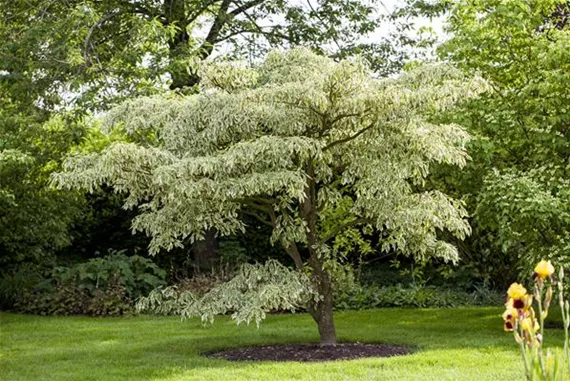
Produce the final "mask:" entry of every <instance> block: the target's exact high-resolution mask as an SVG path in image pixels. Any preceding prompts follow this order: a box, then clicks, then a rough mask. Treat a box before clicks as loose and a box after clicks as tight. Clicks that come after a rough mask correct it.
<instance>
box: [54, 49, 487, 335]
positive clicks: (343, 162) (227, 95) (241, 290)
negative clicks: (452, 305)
mask: <svg viewBox="0 0 570 381" xmlns="http://www.w3.org/2000/svg"><path fill="white" fill-rule="evenodd" d="M202 70H203V73H202V78H203V83H202V86H203V91H202V92H201V93H200V94H197V95H191V96H185V97H182V96H179V95H170V96H165V95H163V96H159V97H151V98H142V99H136V100H132V101H129V102H127V103H124V104H122V105H121V106H120V107H118V108H116V109H114V110H113V111H112V112H111V113H110V114H109V115H108V123H109V125H111V126H115V128H122V129H123V130H124V131H125V132H127V133H129V134H132V135H133V136H134V137H137V139H133V140H136V141H138V142H139V143H131V144H127V143H116V144H114V145H112V146H110V147H109V148H107V149H106V150H105V151H103V152H102V153H98V154H90V155H80V156H73V157H70V158H69V159H68V160H67V161H66V163H65V167H64V168H65V170H64V171H63V172H62V173H59V174H57V175H55V176H54V182H55V183H56V184H57V185H58V186H60V187H70V188H81V189H87V190H93V189H94V188H95V187H96V186H98V185H100V184H107V185H110V186H112V187H114V189H115V190H117V191H119V192H124V193H126V194H127V196H128V197H127V199H126V205H125V207H126V208H135V207H136V208H138V210H139V214H138V217H137V218H136V219H135V220H134V222H133V229H134V230H137V231H144V232H146V233H147V234H148V235H149V236H151V237H152V243H151V245H150V251H151V252H152V253H156V252H157V251H159V250H160V249H172V248H174V247H176V246H179V245H181V242H182V241H183V240H184V239H187V238H190V239H191V240H196V239H200V237H201V236H202V234H203V232H204V231H205V230H207V229H211V228H214V229H215V230H216V231H217V232H218V234H220V235H230V234H233V233H235V232H238V231H243V230H244V229H247V226H245V225H244V223H243V222H242V219H241V216H243V215H244V214H249V215H253V216H255V217H256V218H258V219H259V220H260V221H262V222H264V223H267V224H269V225H271V226H272V227H273V236H272V239H273V242H275V243H279V244H282V245H283V247H284V248H285V250H286V251H287V253H288V255H289V256H290V257H291V258H292V260H293V262H294V264H295V268H296V269H295V270H296V273H298V274H300V278H299V281H294V280H291V278H290V277H289V275H287V276H285V277H281V278H282V279H281V280H282V284H281V286H280V287H274V286H275V285H274V286H273V287H269V288H268V287H265V288H263V289H262V290H261V291H260V292H261V293H260V292H258V293H255V292H252V290H254V289H256V287H257V286H255V284H253V283H255V281H253V283H252V281H251V280H252V279H254V280H255V279H258V280H264V281H267V284H271V278H272V277H276V276H277V274H279V272H280V271H290V270H287V269H286V268H284V267H279V266H275V265H274V264H272V265H271V266H268V267H267V266H266V267H263V268H262V270H263V271H262V272H263V274H262V275H260V276H259V277H257V278H256V277H255V276H253V277H252V276H250V275H251V274H250V273H251V271H250V270H247V271H246V272H242V273H241V274H240V277H241V278H240V279H242V280H243V281H242V282H241V283H239V284H240V285H241V286H237V283H235V282H234V284H232V286H231V287H228V288H226V289H225V290H226V294H224V292H222V291H223V290H224V289H221V290H222V291H220V289H218V290H217V291H216V293H215V294H214V295H216V297H215V298H213V297H212V295H209V297H208V298H206V299H202V301H201V302H200V301H198V300H193V299H192V298H190V299H185V300H181V301H180V302H182V303H186V304H187V306H188V308H186V309H185V311H186V313H187V314H189V315H200V314H202V317H203V318H204V316H208V313H221V312H227V311H233V312H234V316H237V318H238V321H239V319H240V317H241V320H249V318H248V317H252V316H253V317H254V318H255V319H258V318H260V316H261V317H262V316H263V315H264V314H254V315H251V314H249V315H248V314H247V312H243V311H244V310H248V309H253V310H256V311H258V312H259V311H261V312H264V311H268V310H270V309H271V308H274V307H276V306H286V307H290V308H295V307H298V304H302V303H306V305H305V306H304V307H305V308H307V310H308V311H309V312H310V313H311V315H312V316H313V318H314V320H315V321H316V323H317V325H318V330H319V334H320V337H321V342H322V344H334V343H335V342H336V333H335V327H334V322H333V313H332V312H333V311H332V310H333V299H332V298H333V293H332V292H333V290H332V287H333V286H332V284H333V282H332V279H331V274H332V272H331V268H333V267H334V265H335V263H336V258H335V256H334V251H333V250H331V242H332V241H333V240H334V239H335V237H336V236H337V235H338V234H340V233H342V232H343V231H344V230H345V229H348V228H353V227H355V226H356V227H359V228H363V229H369V230H376V231H380V232H382V237H384V238H383V239H384V241H383V248H384V249H385V250H398V251H399V252H401V253H403V254H408V255H412V256H415V257H418V258H421V259H425V258H428V257H431V256H436V257H440V258H444V259H445V260H449V261H455V260H457V251H456V249H455V248H454V247H453V246H452V245H450V244H448V243H446V242H444V241H441V240H439V239H438V232H439V231H442V230H447V231H449V232H451V233H452V234H453V235H455V236H457V237H459V238H463V237H464V236H465V235H466V234H468V233H469V231H470V228H469V225H468V223H467V222H466V219H465V217H466V214H465V211H464V209H463V207H462V205H461V203H460V202H458V201H456V200H453V199H451V198H449V197H447V196H446V195H445V194H442V193H440V192H437V191H427V190H424V188H423V184H424V180H425V179H426V177H427V176H428V174H429V172H430V165H432V164H433V163H448V164H452V165H458V166H463V165H464V164H465V162H466V160H467V158H468V156H467V154H466V152H465V149H464V146H465V143H466V142H467V140H468V138H469V136H468V134H467V133H466V132H465V131H464V130H463V129H462V128H461V127H459V126H456V125H436V124H431V123H430V122H429V115H432V114H433V113H436V112H439V111H442V110H445V109H448V108H450V107H453V105H454V104H456V103H457V102H458V101H461V100H462V99H465V98H466V97H472V96H475V95H476V94H478V93H479V92H481V91H483V89H484V88H485V84H484V83H483V82H482V81H481V80H478V79H469V78H466V77H465V76H464V75H462V74H461V73H460V72H458V71H457V70H454V69H453V68H450V67H448V66H444V65H440V66H422V67H419V68H417V69H415V70H413V71H410V72H407V73H405V74H403V75H401V76H399V77H398V78H385V79H378V78H374V76H373V75H372V74H371V72H370V70H369V69H368V67H367V65H366V64H365V62H361V61H358V60H355V61H348V60H346V61H341V62H334V61H333V60H331V59H328V58H325V57H321V56H318V55H315V54H313V53H311V52H310V51H308V50H305V49H295V50H291V51H288V52H285V53H282V52H281V53H280V52H273V53H271V54H269V56H268V57H267V59H266V60H265V62H263V63H262V64H260V65H259V66H256V67H245V66H240V65H237V64H228V63H225V64H217V65H210V66H206V67H204V68H203V69H202ZM117 126H118V127H117ZM346 189H350V192H346V191H344V190H346ZM347 199H349V202H348V203H347ZM347 205H349V207H347ZM341 206H342V207H341ZM336 210H338V211H339V212H338V213H335V212H334V211H336ZM293 273H295V271H293ZM248 274H249V275H248ZM283 279H285V280H283ZM303 279H307V280H309V281H308V282H304V281H303ZM291 287H293V288H294V287H297V288H302V287H306V288H307V290H306V291H303V292H296V293H292V292H291V289H290V288H291ZM258 291H259V290H258ZM238 294H242V297H240V296H239V295H238ZM254 294H255V296H253V295H254ZM283 294H286V295H283ZM243 295H250V296H248V297H243ZM303 295H304V296H303ZM307 295H315V297H307ZM204 301H208V303H204ZM216 303H218V306H217V307H216V308H211V305H212V304H216ZM196 306H201V307H203V308H202V309H203V310H207V311H206V312H200V310H201V309H200V308H196ZM208 306H210V307H208ZM208 308H209V309H208ZM189 311H194V312H192V313H189ZM208 311H209V312H208Z"/></svg>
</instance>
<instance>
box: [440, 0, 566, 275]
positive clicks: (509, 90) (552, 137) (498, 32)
mask: <svg viewBox="0 0 570 381" xmlns="http://www.w3.org/2000/svg"><path fill="white" fill-rule="evenodd" d="M449 20H450V23H449V33H450V35H451V36H453V37H452V38H451V39H450V40H449V41H448V42H447V43H446V44H444V46H443V47H442V48H441V53H442V55H443V57H445V58H446V59H450V60H452V61H453V62H455V63H456V64H457V65H459V67H461V68H462V69H463V70H465V71H466V72H467V73H479V74H481V75H482V76H484V77H485V78H486V79H487V80H488V81H489V84H490V86H491V88H492V91H490V92H488V93H486V94H485V95H484V96H482V97H480V98H478V99H477V100H476V101H474V102H471V103H470V104H469V105H468V106H467V107H466V108H465V109H464V112H462V113H459V114H458V115H457V118H456V120H460V121H461V123H462V124H464V125H465V126H466V127H467V128H468V130H469V131H470V132H471V133H472V135H473V136H474V137H475V139H474V141H473V142H472V145H471V149H470V152H471V153H472V155H473V157H474V160H473V162H472V165H470V166H469V167H470V168H469V170H468V171H464V172H463V174H462V175H460V176H455V180H459V181H458V182H456V184H457V183H459V184H460V185H459V187H458V188H456V189H458V190H459V192H460V193H462V194H465V195H466V196H467V197H469V199H470V200H471V201H470V208H471V210H472V213H473V215H474V220H473V222H474V228H475V229H476V231H477V233H476V235H475V237H474V238H475V239H477V241H478V246H477V247H475V248H474V250H475V251H479V252H481V253H486V254H485V257H486V258H488V259H489V260H491V261H495V262H494V263H495V264H497V263H500V262H503V263H505V262H506V263H507V266H506V268H510V269H511V270H512V269H513V268H514V267H515V266H523V267H524V266H529V264H531V263H534V262H537V261H539V260H540V259H542V258H552V259H553V260H555V261H556V262H557V263H568V261H569V258H568V254H567V253H568V252H569V249H570V236H569V234H570V209H569V208H570V192H569V190H570V182H569V181H570V178H569V175H568V174H569V171H570V161H569V160H570V140H569V139H568V132H569V131H568V126H569V125H570V113H569V112H568V110H569V99H570V87H569V86H568V84H569V81H570V5H569V4H568V2H567V1H559V0H548V1H543V0H540V1H539V0H524V1H522V0H518V1H509V2H503V1H470V2H459V3H458V4H456V5H455V6H454V7H453V8H452V10H451V15H450V19H449ZM519 259H521V261H519ZM481 262H482V263H483V261H481ZM495 267H496V268H504V267H503V266H495ZM523 270H524V271H528V270H529V269H528V268H526V269H523ZM501 271H504V270H501ZM507 271H508V270H507ZM503 274H504V272H503ZM511 274H513V272H512V271H511Z"/></svg>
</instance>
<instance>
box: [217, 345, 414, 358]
mask: <svg viewBox="0 0 570 381" xmlns="http://www.w3.org/2000/svg"><path fill="white" fill-rule="evenodd" d="M410 352H411V351H410V349H408V348H404V347H397V346H394V345H384V344H361V343H340V344H337V345H328V346H321V345H318V344H289V345H287V344H285V345H266V346H263V347H243V348H230V349H225V350H223V351H219V352H214V353H208V354H206V356H208V357H213V358H221V359H226V360H230V361H303V362H307V361H334V360H351V359H359V358H364V357H391V356H400V355H405V354H409V353H410Z"/></svg>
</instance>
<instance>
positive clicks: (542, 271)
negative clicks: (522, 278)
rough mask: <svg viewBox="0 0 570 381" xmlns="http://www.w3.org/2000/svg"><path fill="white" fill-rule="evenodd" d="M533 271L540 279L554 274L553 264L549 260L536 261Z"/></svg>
mask: <svg viewBox="0 0 570 381" xmlns="http://www.w3.org/2000/svg"><path fill="white" fill-rule="evenodd" d="M534 273H535V274H536V276H538V277H539V278H541V279H546V278H548V277H549V276H551V275H552V274H554V266H552V263H550V261H545V260H542V261H540V262H538V264H537V265H536V267H535V268H534Z"/></svg>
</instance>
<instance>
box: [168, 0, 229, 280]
mask: <svg viewBox="0 0 570 381" xmlns="http://www.w3.org/2000/svg"><path fill="white" fill-rule="evenodd" d="M226 1H228V0H226ZM184 3H185V0H164V15H165V17H166V20H167V22H168V23H169V24H171V25H175V26H176V27H177V28H178V29H177V32H176V34H175V35H174V36H173V37H172V38H171V40H170V41H169V46H168V47H169V50H170V59H171V61H172V62H174V63H175V64H174V65H172V69H171V71H170V76H171V77H172V83H171V84H170V89H171V90H184V88H190V89H191V88H192V87H193V86H195V85H197V84H198V83H199V82H200V77H199V76H198V74H197V73H196V72H195V71H189V70H187V68H186V67H185V66H184V65H181V64H180V62H177V61H180V60H184V59H185V58H187V55H188V49H189V48H190V47H189V46H188V44H189V41H190V36H189V34H188V30H187V28H188V25H189V19H188V14H187V11H188V10H187V9H186V6H185V4H184ZM228 6H229V3H228V4H227V5H226V8H225V10H224V12H226V11H227V7H228ZM218 23H219V22H218ZM219 29H221V25H217V26H216V33H215V35H214V36H212V37H211V38H213V39H214V40H215V38H217V35H218V33H219ZM210 34H212V32H211V31H210ZM210 34H209V35H208V36H210ZM208 49H209V50H207V51H206V52H203V53H200V59H202V60H203V59H206V58H207V57H208V55H209V54H210V53H211V52H212V49H213V46H212V47H209V48H208ZM217 248H218V244H217V241H216V231H215V230H214V229H210V230H207V231H206V232H205V233H204V239H203V240H202V241H198V242H195V243H194V244H193V245H192V253H193V254H194V264H195V266H196V267H197V269H198V270H200V271H204V270H206V271H207V270H211V269H212V268H213V266H214V264H215V263H217V262H218V260H219V258H218V253H217Z"/></svg>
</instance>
